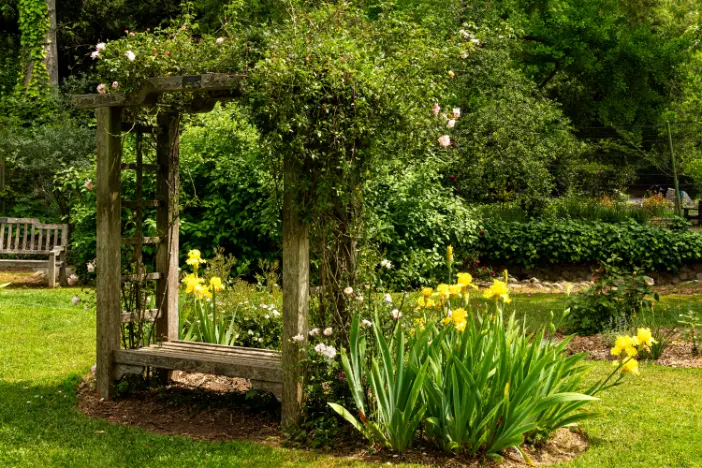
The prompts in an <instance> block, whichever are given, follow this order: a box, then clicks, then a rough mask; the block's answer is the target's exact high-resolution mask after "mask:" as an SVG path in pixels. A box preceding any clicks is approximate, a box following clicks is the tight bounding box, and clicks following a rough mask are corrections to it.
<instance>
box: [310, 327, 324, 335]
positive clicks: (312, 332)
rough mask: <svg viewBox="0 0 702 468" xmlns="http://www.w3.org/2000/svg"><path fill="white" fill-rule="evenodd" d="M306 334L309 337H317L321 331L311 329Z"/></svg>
mask: <svg viewBox="0 0 702 468" xmlns="http://www.w3.org/2000/svg"><path fill="white" fill-rule="evenodd" d="M308 333H309V334H310V336H319V334H320V333H321V330H320V329H319V328H313V329H312V330H310V331H309V332H308Z"/></svg>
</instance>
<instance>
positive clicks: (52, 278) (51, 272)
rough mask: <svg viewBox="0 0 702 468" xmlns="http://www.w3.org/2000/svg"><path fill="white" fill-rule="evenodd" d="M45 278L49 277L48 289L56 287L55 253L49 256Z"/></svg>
mask: <svg viewBox="0 0 702 468" xmlns="http://www.w3.org/2000/svg"><path fill="white" fill-rule="evenodd" d="M46 273H47V274H46V276H48V277H49V289H54V288H55V287H56V252H51V253H50V254H49V263H48V265H47V271H46Z"/></svg>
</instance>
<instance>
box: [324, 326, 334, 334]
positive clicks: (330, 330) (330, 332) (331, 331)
mask: <svg viewBox="0 0 702 468" xmlns="http://www.w3.org/2000/svg"><path fill="white" fill-rule="evenodd" d="M332 333H334V330H332V327H327V328H325V329H324V335H325V336H331V335H332Z"/></svg>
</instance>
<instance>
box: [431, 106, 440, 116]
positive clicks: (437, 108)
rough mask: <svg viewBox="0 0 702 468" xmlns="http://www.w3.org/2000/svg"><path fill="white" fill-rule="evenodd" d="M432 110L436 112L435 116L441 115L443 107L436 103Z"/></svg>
mask: <svg viewBox="0 0 702 468" xmlns="http://www.w3.org/2000/svg"><path fill="white" fill-rule="evenodd" d="M431 111H432V112H433V113H434V117H436V116H437V115H439V111H441V107H439V105H438V104H434V107H432V108H431Z"/></svg>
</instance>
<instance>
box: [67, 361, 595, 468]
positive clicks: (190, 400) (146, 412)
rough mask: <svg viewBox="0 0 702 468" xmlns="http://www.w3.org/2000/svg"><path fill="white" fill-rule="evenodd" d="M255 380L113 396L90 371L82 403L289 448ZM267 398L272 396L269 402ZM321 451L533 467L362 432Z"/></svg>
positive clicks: (189, 431) (180, 384)
mask: <svg viewBox="0 0 702 468" xmlns="http://www.w3.org/2000/svg"><path fill="white" fill-rule="evenodd" d="M249 389H250V384H249V382H248V381H247V380H245V379H236V378H229V377H223V376H216V375H210V374H200V373H188V372H176V373H174V376H173V382H172V383H170V384H169V385H167V386H165V387H158V388H146V389H143V390H140V391H132V392H130V393H128V394H125V395H123V396H121V397H119V398H116V399H115V400H114V401H105V400H101V399H100V398H98V396H97V394H96V393H95V380H94V378H93V376H92V375H91V376H89V377H87V378H86V379H84V380H83V382H82V383H81V384H80V386H79V388H78V408H79V409H80V411H81V412H82V413H84V414H86V415H88V416H90V417H94V418H100V419H104V420H107V421H110V422H112V423H114V424H123V425H134V426H139V427H141V428H144V429H146V430H148V431H150V432H154V433H158V434H165V435H179V436H185V437H190V438H192V439H196V440H224V441H226V440H250V441H252V442H256V443H262V444H266V445H276V446H279V445H283V443H284V442H285V440H286V439H285V436H284V435H283V433H282V432H281V430H280V424H279V420H280V412H279V411H280V407H279V404H278V402H277V401H276V400H275V398H274V397H273V396H272V395H269V396H268V397H265V396H258V397H256V398H247V396H246V395H247V392H248V390H249ZM266 398H267V399H266ZM349 434H351V436H350V437H346V436H344V437H345V438H343V440H342V439H340V440H338V441H335V442H334V443H332V445H331V446H328V447H325V449H324V450H320V453H323V454H333V455H335V456H339V457H342V458H347V459H350V460H358V461H363V462H368V463H377V464H388V463H390V464H395V463H417V464H422V465H439V466H447V467H482V466H488V467H498V466H499V467H510V468H511V467H526V466H530V465H529V464H528V463H527V462H526V461H525V460H524V459H523V458H522V456H521V454H520V453H519V452H518V451H517V450H513V449H510V450H507V451H506V453H505V454H504V460H503V461H502V462H501V463H496V462H492V461H486V460H479V459H476V458H474V457H463V456H460V455H451V454H446V453H444V452H442V451H440V450H438V449H437V448H436V447H434V446H433V445H431V444H430V442H429V441H427V440H424V441H418V443H417V444H416V445H415V448H413V449H410V450H407V451H405V452H403V453H402V454H397V453H394V452H393V451H391V450H387V449H383V448H381V447H376V448H375V449H374V450H373V451H372V452H371V451H369V450H368V445H367V443H366V442H365V441H364V440H362V439H361V438H360V435H358V434H357V433H356V432H352V431H351V430H350V431H349ZM587 447H588V441H587V438H586V437H585V435H584V434H583V433H582V432H581V431H579V430H574V431H571V430H569V429H566V428H562V429H560V430H558V431H557V433H556V435H555V437H554V438H553V439H552V440H550V441H549V442H548V443H547V444H546V445H544V446H543V447H531V446H524V447H522V450H523V451H524V453H526V454H527V456H528V457H529V458H530V459H531V460H532V461H533V462H534V464H536V465H552V464H556V463H562V462H565V461H568V460H571V459H573V458H575V457H577V456H578V455H580V454H581V453H583V452H584V451H585V450H586V449H587Z"/></svg>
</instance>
